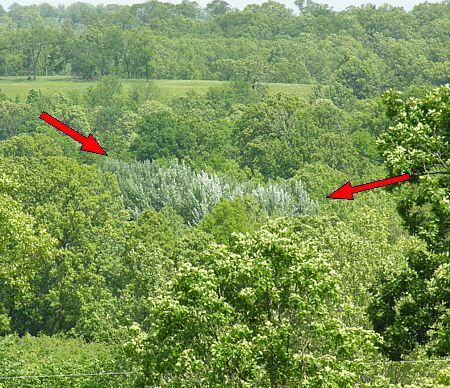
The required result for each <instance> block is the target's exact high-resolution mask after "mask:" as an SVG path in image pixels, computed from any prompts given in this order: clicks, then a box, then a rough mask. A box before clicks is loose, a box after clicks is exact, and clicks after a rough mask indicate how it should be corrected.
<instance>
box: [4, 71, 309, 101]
mask: <svg viewBox="0 0 450 388" xmlns="http://www.w3.org/2000/svg"><path fill="white" fill-rule="evenodd" d="M122 82H123V84H124V88H125V89H128V88H129V87H130V86H131V85H133V84H135V83H138V82H144V81H143V80H122ZM154 82H155V84H156V85H157V86H158V87H159V88H160V90H161V94H162V96H161V97H162V99H169V98H171V97H176V96H182V95H184V94H186V92H187V91H189V90H195V91H196V92H198V93H206V91H207V90H208V89H209V88H210V87H212V86H219V85H221V84H223V83H224V81H200V80H193V81H192V80H155V81H154ZM94 83H95V81H82V80H78V79H76V78H71V77H63V76H51V77H38V78H37V79H36V80H35V81H33V80H31V81H30V80H27V79H26V77H25V76H23V77H0V91H2V92H3V93H5V94H6V95H7V96H8V97H9V98H15V97H16V96H19V97H20V99H21V100H23V99H24V98H26V96H27V94H28V92H29V90H30V89H36V90H41V92H42V93H43V94H53V93H57V92H61V93H64V94H67V93H70V92H71V91H79V92H82V91H83V90H85V89H86V88H88V87H89V86H92V85H93V84H94ZM268 85H269V90H270V91H271V92H281V93H289V94H293V95H296V96H300V97H306V96H308V94H309V93H310V91H311V89H312V87H313V85H303V84H268Z"/></svg>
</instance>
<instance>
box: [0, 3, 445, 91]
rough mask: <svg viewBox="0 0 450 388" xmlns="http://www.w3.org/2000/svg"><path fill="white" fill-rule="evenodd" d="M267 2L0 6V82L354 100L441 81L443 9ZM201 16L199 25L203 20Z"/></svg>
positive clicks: (435, 6) (442, 6) (434, 6)
mask: <svg viewBox="0 0 450 388" xmlns="http://www.w3.org/2000/svg"><path fill="white" fill-rule="evenodd" d="M297 5H298V7H299V10H300V14H299V15H295V14H294V13H293V12H292V11H291V10H289V9H288V8H286V6H284V5H282V4H279V3H276V2H273V1H268V2H265V3H263V4H261V5H249V6H247V7H245V8H244V9H243V10H242V11H240V10H233V9H231V7H230V6H229V5H228V3H226V2H224V1H222V0H214V1H213V2H211V3H209V4H208V5H207V6H206V8H204V9H202V8H201V7H199V6H198V4H197V3H195V2H189V1H183V2H182V3H181V4H178V5H175V4H170V3H162V2H158V1H150V2H147V3H143V4H136V5H133V6H119V5H108V6H97V7H94V6H93V5H90V4H88V3H80V2H78V3H74V4H72V5H70V6H67V7H59V8H58V7H52V6H51V5H48V4H46V3H43V4H41V5H40V6H37V5H31V6H20V5H19V4H17V3H14V4H13V5H11V6H10V7H9V11H8V12H6V11H5V10H4V9H3V8H0V76H8V75H23V76H27V77H29V78H36V77H37V76H43V75H72V76H75V77H80V78H83V79H90V80H92V79H97V78H101V77H102V76H105V75H116V76H119V77H122V78H143V79H210V80H242V81H246V82H251V83H252V84H254V85H256V84H257V83H258V82H285V83H308V84H322V85H324V84H326V85H329V84H334V83H335V82H338V83H339V85H340V87H341V88H343V89H345V90H349V91H350V92H351V93H352V94H354V95H355V96H357V97H358V98H368V97H371V96H373V95H376V94H379V93H380V92H382V91H384V90H386V89H389V88H393V89H399V90H402V89H404V88H406V87H408V86H410V85H416V86H421V85H422V86H426V87H430V86H439V85H441V84H445V83H447V82H449V80H450V79H449V74H450V61H449V56H448V35H447V34H446V31H448V30H449V29H450V19H449V17H448V15H450V2H449V1H448V0H446V1H443V2H441V3H433V4H428V3H424V4H420V5H417V6H415V7H414V8H413V9H412V10H411V11H405V10H403V9H402V8H399V7H392V6H382V7H375V6H372V5H365V6H361V7H349V8H347V9H346V10H344V11H340V12H335V11H333V10H332V9H331V8H330V7H328V6H324V5H320V4H317V3H314V2H312V1H307V2H297ZM205 15H207V17H206V16H205Z"/></svg>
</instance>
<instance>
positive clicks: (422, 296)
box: [369, 85, 450, 359]
mask: <svg viewBox="0 0 450 388" xmlns="http://www.w3.org/2000/svg"><path fill="white" fill-rule="evenodd" d="M449 102H450V88H449V86H448V85H445V86H442V87H440V88H437V89H434V90H431V91H430V92H429V93H428V94H427V95H426V96H425V97H423V98H421V99H416V98H410V99H408V100H406V101H404V100H403V99H402V98H401V95H400V94H399V93H394V92H390V93H388V94H387V95H385V103H386V107H387V111H388V113H389V114H390V115H391V116H392V117H393V118H394V120H395V123H394V125H393V126H391V127H390V128H389V129H388V131H387V132H386V133H385V134H384V135H382V136H381V138H380V147H381V149H382V151H383V156H384V158H385V160H386V165H387V167H388V170H389V172H390V173H391V174H394V175H397V174H402V173H407V172H408V173H410V174H412V182H411V183H407V184H405V185H402V186H401V188H400V189H399V195H400V201H399V212H400V214H401V216H402V217H403V219H404V221H405V224H406V226H407V227H408V229H409V230H410V231H411V232H412V233H413V234H415V235H417V236H419V237H420V238H422V239H423V240H424V241H425V242H426V243H427V245H428V248H429V249H428V251H427V250H425V249H421V250H417V249H416V250H413V251H411V252H410V253H409V254H408V268H407V269H405V270H404V271H401V272H399V273H394V274H388V275H386V276H385V277H383V278H382V279H381V281H380V284H379V286H378V287H376V288H375V289H374V294H375V301H374V303H373V304H372V306H371V308H370V310H369V313H370V317H371V320H372V322H373V324H374V327H375V328H376V330H377V331H378V332H379V333H381V334H382V335H383V336H384V338H385V341H386V349H385V350H386V353H387V354H388V355H389V356H390V357H391V358H393V359H401V358H404V357H407V355H408V353H409V352H411V351H412V350H413V349H415V348H416V347H417V346H419V345H427V346H428V350H429V352H431V353H436V354H438V355H442V356H445V355H447V356H448V354H449V353H450V349H449V347H448V342H447V340H448V338H447V334H446V333H448V329H449V327H448V322H449V321H448V311H449V308H450V304H449V301H450V291H449V287H448V282H449V279H450V276H449V270H448V268H449V264H448V263H449V249H450V202H449V198H450V167H449V166H450V148H449V144H450V141H449V139H450V132H449V129H450V109H449V108H450V103H449Z"/></svg>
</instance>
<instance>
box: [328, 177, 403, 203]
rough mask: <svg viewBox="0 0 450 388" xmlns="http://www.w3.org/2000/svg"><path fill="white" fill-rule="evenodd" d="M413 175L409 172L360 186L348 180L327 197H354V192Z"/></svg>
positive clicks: (390, 183)
mask: <svg viewBox="0 0 450 388" xmlns="http://www.w3.org/2000/svg"><path fill="white" fill-rule="evenodd" d="M410 177H411V176H410V175H409V174H403V175H399V176H395V177H393V178H387V179H381V180H379V181H375V182H370V183H365V184H363V185H359V186H352V185H351V184H350V182H347V183H346V184H345V185H344V186H342V187H340V188H339V189H337V190H336V191H334V192H332V193H331V194H330V195H329V196H327V198H333V199H353V194H354V193H359V192H360V191H366V190H372V189H376V188H377V187H382V186H387V185H392V184H394V183H398V182H403V181H407V180H409V178H410Z"/></svg>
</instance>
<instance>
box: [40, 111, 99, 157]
mask: <svg viewBox="0 0 450 388" xmlns="http://www.w3.org/2000/svg"><path fill="white" fill-rule="evenodd" d="M39 118H41V119H42V120H44V121H45V122H46V123H48V124H50V125H52V126H53V127H55V128H56V129H59V130H60V131H61V132H63V133H65V134H66V135H67V136H70V137H71V138H72V139H75V140H76V141H77V142H78V143H81V150H82V151H86V152H93V153H94V154H100V155H106V152H105V150H104V149H103V148H102V147H101V146H100V144H98V142H97V140H96V139H95V137H94V136H92V133H90V134H89V136H88V137H84V136H83V135H82V134H81V133H79V132H77V131H75V130H74V129H72V128H70V127H69V126H67V125H66V124H64V123H62V122H61V121H59V120H57V119H55V118H54V117H53V116H50V115H49V114H48V113H46V112H42V113H41V115H40V116H39Z"/></svg>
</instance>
